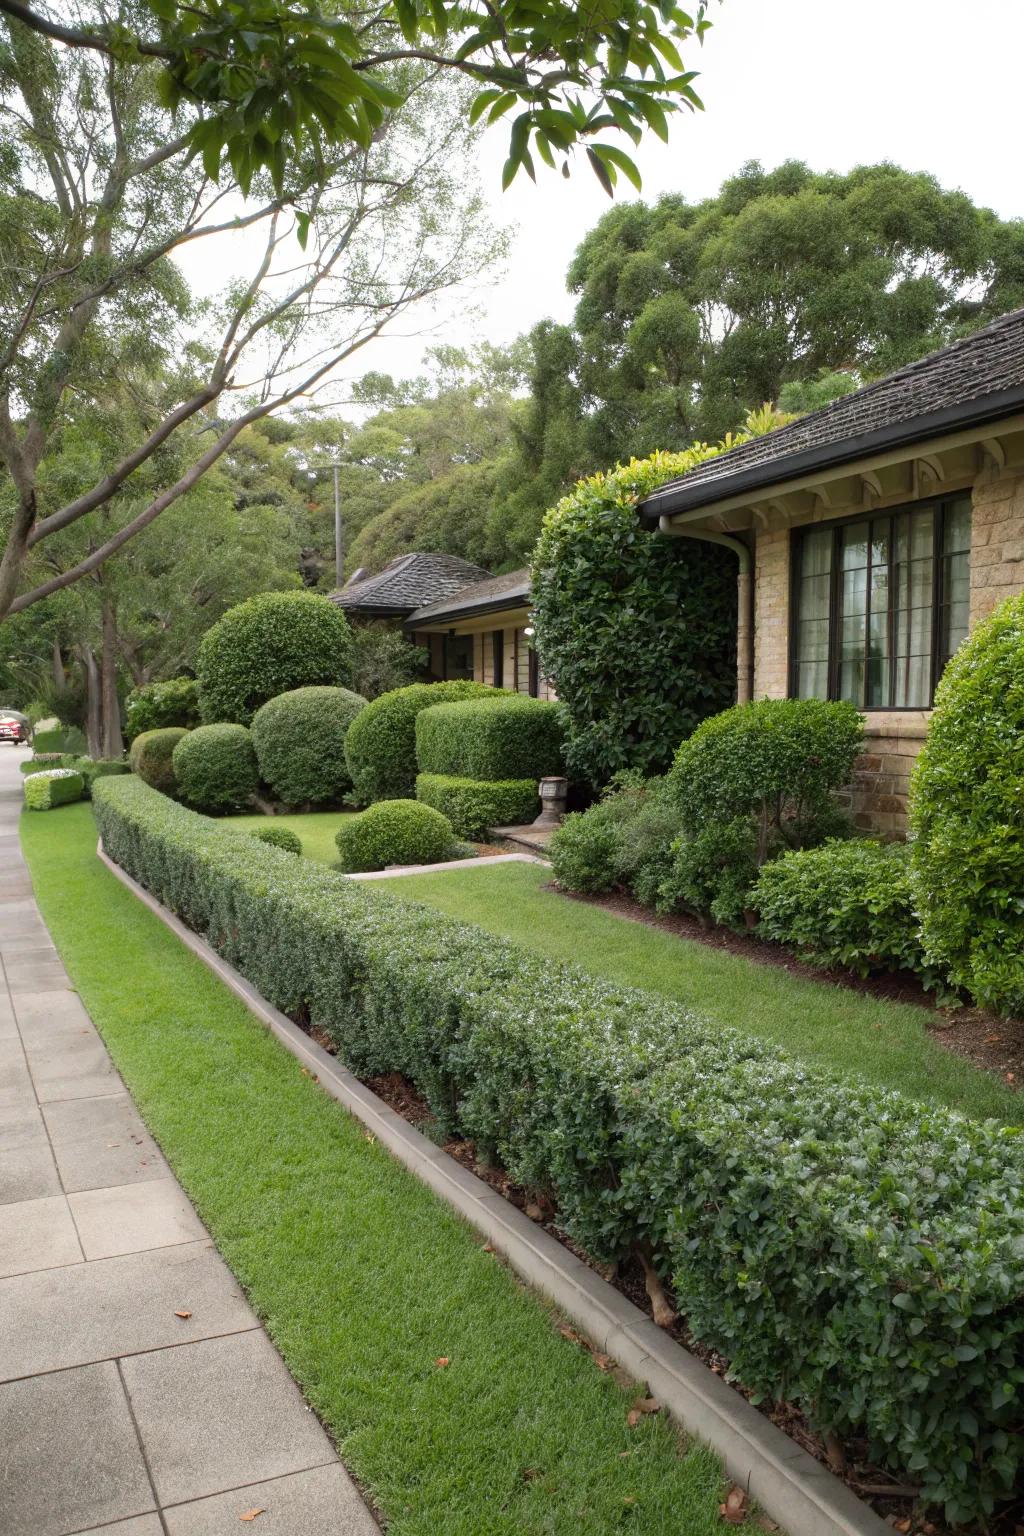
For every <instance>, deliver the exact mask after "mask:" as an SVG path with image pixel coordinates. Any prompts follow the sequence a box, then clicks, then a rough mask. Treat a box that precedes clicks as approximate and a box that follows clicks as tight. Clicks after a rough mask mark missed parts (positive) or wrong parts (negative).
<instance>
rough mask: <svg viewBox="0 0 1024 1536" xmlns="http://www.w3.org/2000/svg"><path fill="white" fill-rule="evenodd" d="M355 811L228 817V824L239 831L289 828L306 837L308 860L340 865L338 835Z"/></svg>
mask: <svg viewBox="0 0 1024 1536" xmlns="http://www.w3.org/2000/svg"><path fill="white" fill-rule="evenodd" d="M353 814H354V813H353V812H352V811H308V812H307V813H306V814H305V815H302V814H301V813H296V814H295V815H293V816H228V817H225V825H226V826H230V827H237V828H238V829H239V831H245V830H247V829H248V830H251V829H252V828H254V827H288V828H289V830H290V831H292V832H295V833H296V834H297V835H298V836H299V837H300V838H301V839H302V852H303V853H304V854H305V856H306V858H307V859H315V860H316V861H317V863H318V864H337V862H338V848H337V844H336V843H335V841H334V837H335V834H336V832H337V830H338V828H339V827H340V826H341V824H342V822H343V821H345V820H347V819H348V817H349V816H351V815H353Z"/></svg>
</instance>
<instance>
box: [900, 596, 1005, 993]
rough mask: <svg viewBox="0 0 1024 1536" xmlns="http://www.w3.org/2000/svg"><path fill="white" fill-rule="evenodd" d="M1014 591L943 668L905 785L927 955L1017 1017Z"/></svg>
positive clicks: (952, 977)
mask: <svg viewBox="0 0 1024 1536" xmlns="http://www.w3.org/2000/svg"><path fill="white" fill-rule="evenodd" d="M1022 786H1024V596H1022V597H1014V598H1011V599H1010V600H1009V602H1005V603H1003V604H1001V605H1000V607H998V608H997V609H996V610H995V612H994V613H993V614H992V615H991V617H990V618H988V619H987V620H986V621H985V622H984V623H983V624H979V626H978V628H977V629H976V630H975V631H974V633H973V634H972V635H971V636H970V637H969V638H968V639H967V640H965V641H964V643H963V645H962V646H961V647H960V649H959V650H958V651H957V653H956V655H955V656H954V657H953V659H952V661H951V662H950V663H949V666H948V667H947V668H946V672H945V675H944V676H943V678H942V681H941V682H940V684H939V688H938V692H937V693H936V696H935V711H934V713H933V715H932V718H931V721H930V723H929V726H928V736H927V739H926V741H925V744H924V747H923V749H922V751H921V753H920V756H919V757H918V759H917V763H916V764H915V767H914V773H913V776H912V780H911V809H910V826H911V839H912V848H913V858H912V866H911V867H912V878H913V882H914V894H915V899H916V902H917V910H918V912H919V914H920V917H921V930H922V937H923V941H924V947H925V951H926V953H927V955H928V958H929V960H930V961H931V962H932V963H933V964H934V965H937V966H940V967H942V968H943V969H944V970H945V971H946V973H947V974H948V976H949V978H950V980H951V981H952V983H953V985H954V986H957V987H963V988H964V989H965V990H966V991H968V992H969V993H970V994H971V996H972V997H973V998H974V1000H975V1002H977V1003H979V1004H981V1005H982V1006H983V1007H986V1008H995V1009H997V1010H998V1011H999V1012H1001V1013H1005V1014H1010V1015H1013V1016H1015V1017H1017V1016H1024V787H1022Z"/></svg>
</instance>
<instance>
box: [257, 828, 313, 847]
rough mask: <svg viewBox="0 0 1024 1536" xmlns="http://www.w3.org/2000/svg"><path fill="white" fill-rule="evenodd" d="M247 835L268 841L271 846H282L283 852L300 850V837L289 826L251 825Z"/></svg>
mask: <svg viewBox="0 0 1024 1536" xmlns="http://www.w3.org/2000/svg"><path fill="white" fill-rule="evenodd" d="M249 836H250V837H255V838H256V839H257V840H258V841H259V842H261V843H269V844H270V846H271V848H283V849H284V851H285V853H301V852H302V838H301V837H300V836H299V834H298V833H297V832H293V831H292V829H291V827H273V826H271V827H252V828H250V830H249Z"/></svg>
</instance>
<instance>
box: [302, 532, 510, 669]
mask: <svg viewBox="0 0 1024 1536" xmlns="http://www.w3.org/2000/svg"><path fill="white" fill-rule="evenodd" d="M490 579H491V573H490V572H489V571H485V570H484V569H483V567H482V566H480V565H473V564H472V563H471V562H470V561H469V560H461V559H460V558H459V557H458V555H442V554H436V553H432V552H429V551H416V552H414V553H413V554H409V555H398V556H396V558H395V559H394V560H392V561H390V562H389V563H388V564H387V565H386V566H385V567H384V569H383V570H382V571H378V572H377V573H376V574H375V575H373V576H366V575H364V574H363V573H362V571H356V573H355V575H354V576H353V577H352V579H351V580H350V581H349V582H348V583H347V584H346V585H345V586H344V587H342V588H341V589H340V591H337V592H331V593H330V594H329V596H330V601H331V602H332V603H337V605H338V607H339V608H343V609H344V610H345V615H346V617H347V618H348V619H350V620H351V621H352V622H353V623H357V624H373V623H377V624H391V625H394V624H395V623H396V622H397V623H401V624H404V622H405V621H406V620H407V619H408V618H409V616H410V615H411V614H413V613H414V612H415V611H416V609H418V608H421V607H423V606H424V605H425V604H426V605H427V606H429V605H431V604H434V603H436V602H438V601H440V600H442V599H444V598H447V597H450V596H452V595H453V594H455V593H461V592H464V591H468V590H469V589H470V588H471V587H474V586H476V585H477V584H479V583H480V582H486V581H489V580H490ZM405 628H406V633H407V635H408V637H409V639H410V640H411V641H412V642H414V643H415V644H416V645H423V646H426V647H427V648H428V649H429V651H430V660H431V666H430V670H431V676H432V677H434V678H435V679H444V678H446V677H472V675H473V673H472V657H470V659H469V662H468V667H469V670H466V667H467V663H466V661H465V659H464V647H463V648H461V649H460V647H458V646H455V645H450V644H448V643H447V636H438V635H437V634H436V633H425V634H421V633H420V632H419V631H418V630H417V629H416V627H415V626H411V627H410V626H408V625H406V626H405Z"/></svg>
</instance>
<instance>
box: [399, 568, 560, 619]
mask: <svg viewBox="0 0 1024 1536" xmlns="http://www.w3.org/2000/svg"><path fill="white" fill-rule="evenodd" d="M529 599H530V568H529V566H524V567H523V569H522V570H521V571H510V572H509V574H508V575H507V576H492V577H491V578H490V579H489V580H488V581H474V582H473V583H472V585H471V586H467V587H462V588H461V589H460V590H459V591H458V592H453V593H452V594H451V596H450V597H446V598H443V599H442V600H441V601H440V602H436V603H427V604H426V605H425V606H424V607H423V608H417V609H416V612H415V613H412V614H410V615H409V618H408V619H407V620H406V624H407V625H408V627H409V628H410V629H411V628H413V627H415V625H416V624H418V623H427V622H430V621H434V620H436V619H440V618H447V617H449V616H451V615H454V614H459V615H461V614H471V613H472V612H473V611H474V610H476V609H483V610H484V611H485V612H486V610H487V609H489V608H494V609H498V608H501V607H509V608H510V607H512V606H515V607H521V606H522V605H523V603H524V602H529Z"/></svg>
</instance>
